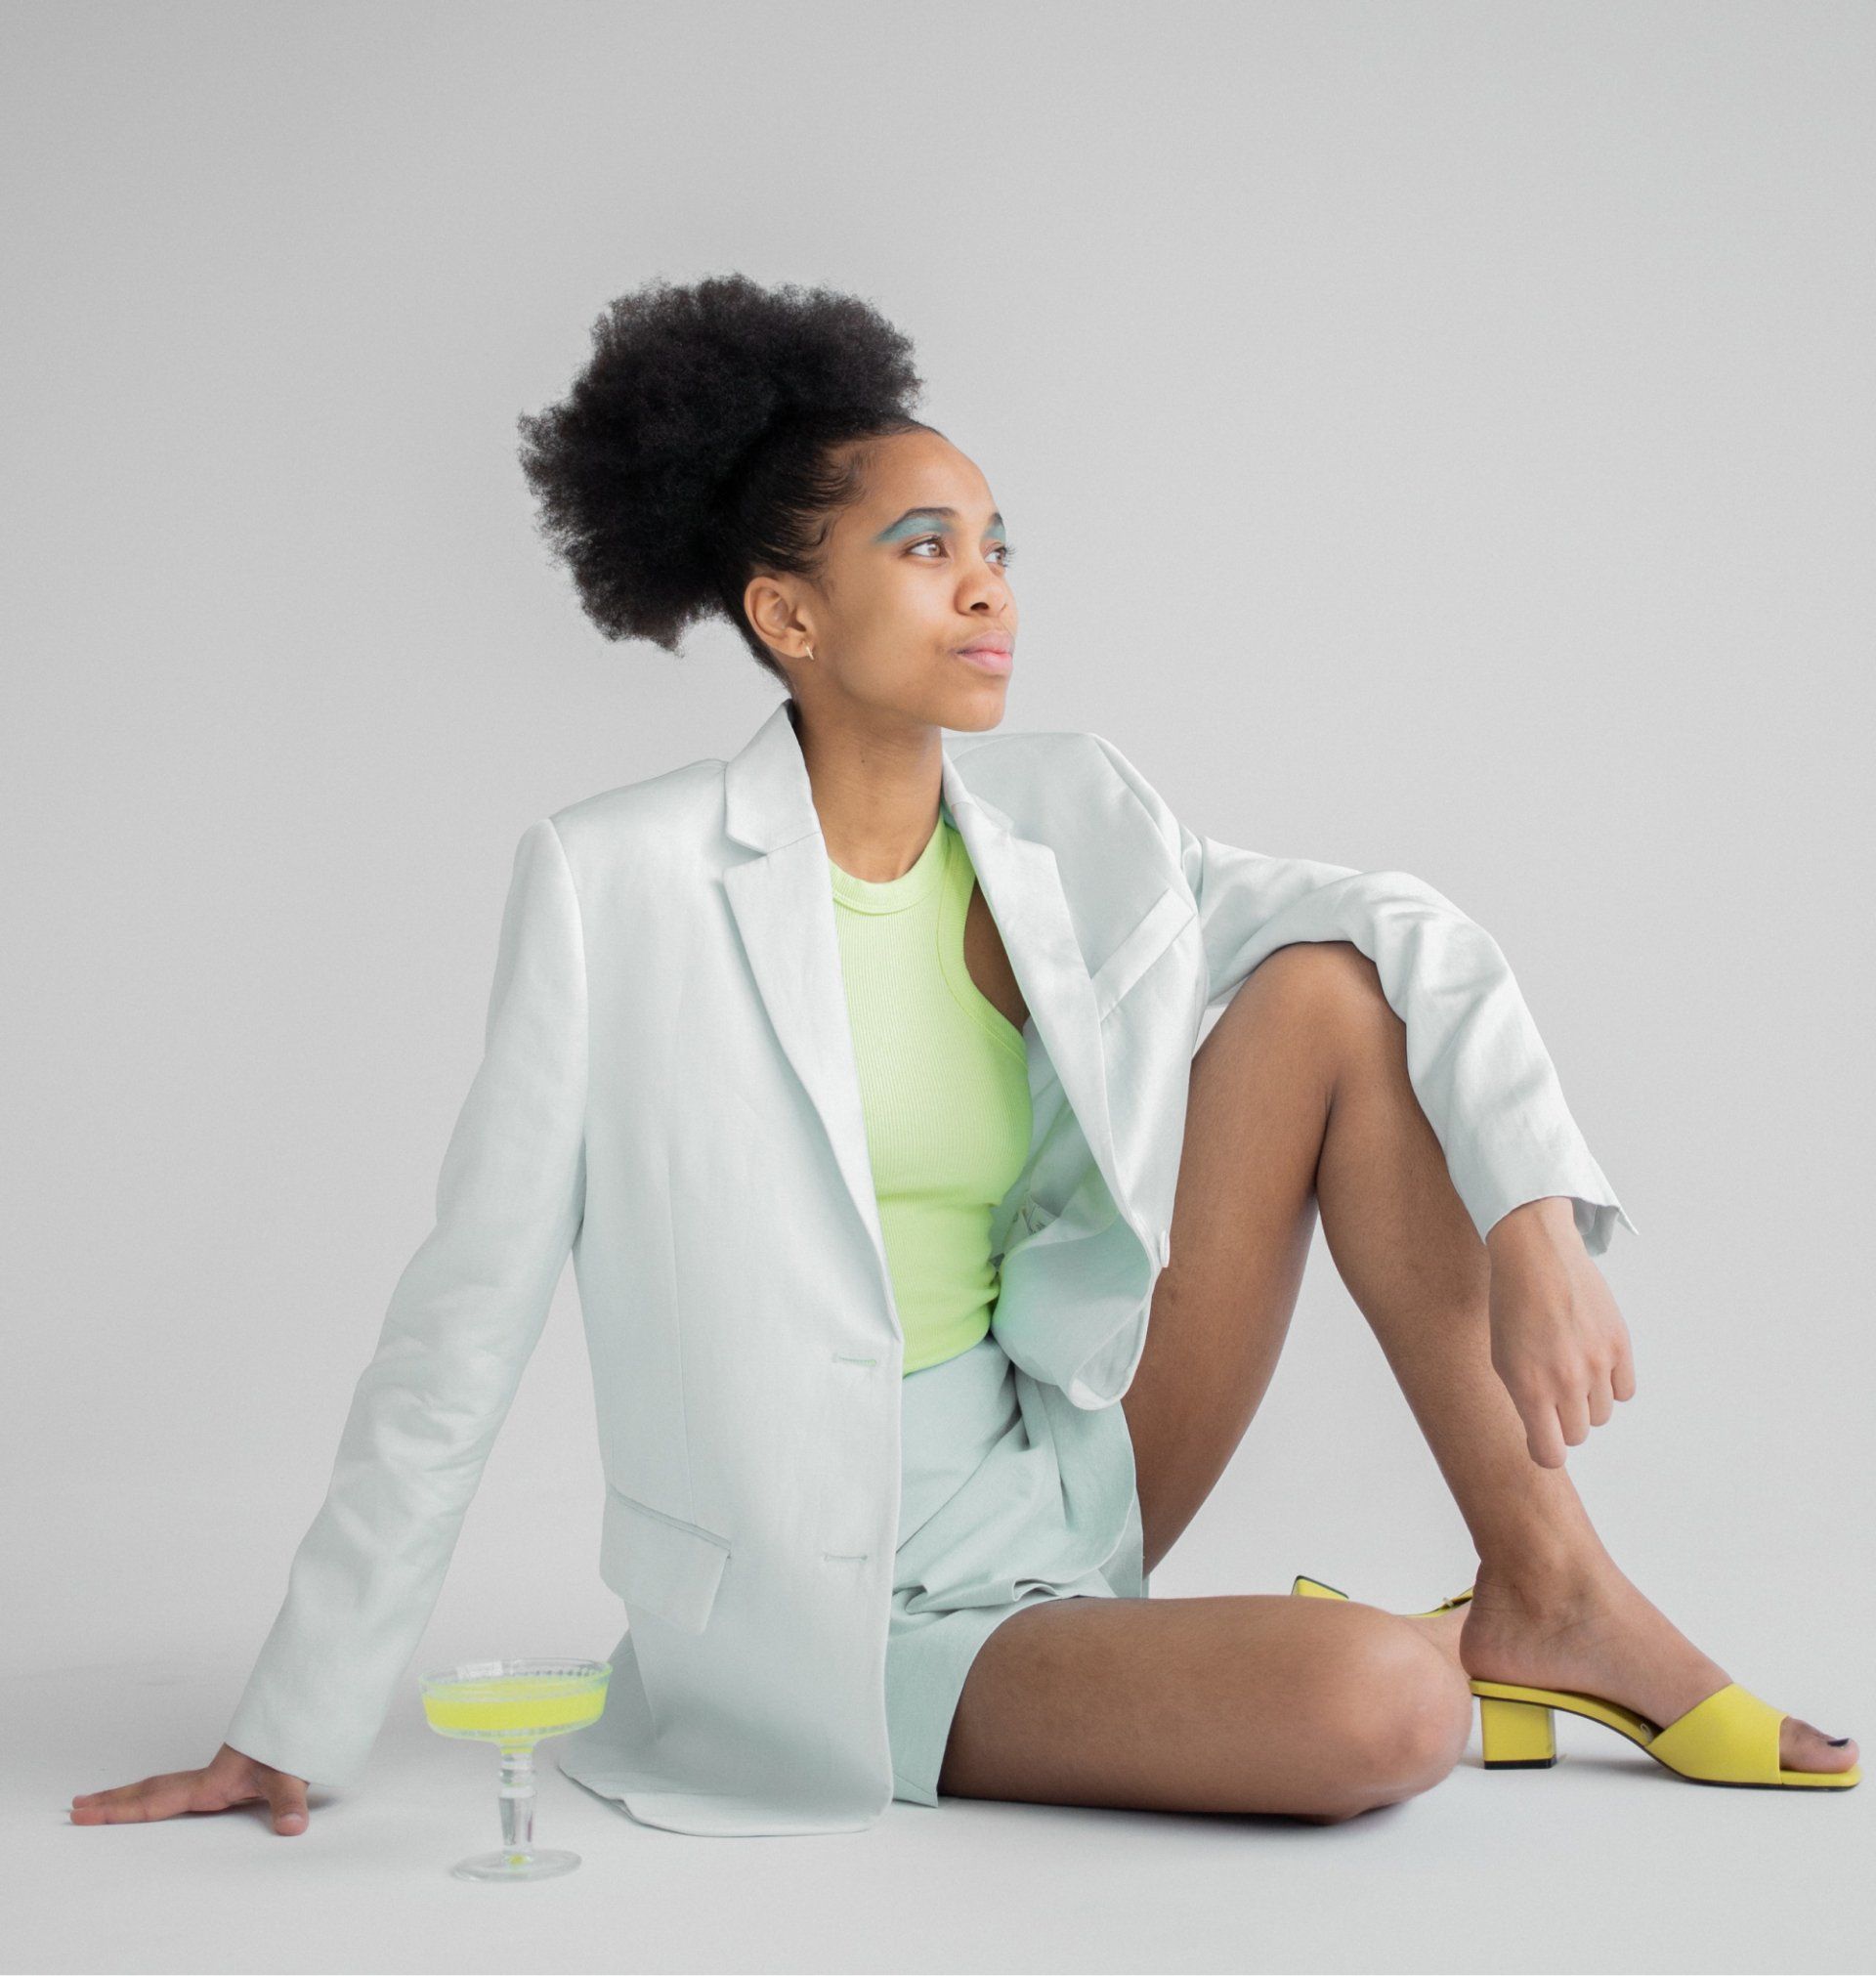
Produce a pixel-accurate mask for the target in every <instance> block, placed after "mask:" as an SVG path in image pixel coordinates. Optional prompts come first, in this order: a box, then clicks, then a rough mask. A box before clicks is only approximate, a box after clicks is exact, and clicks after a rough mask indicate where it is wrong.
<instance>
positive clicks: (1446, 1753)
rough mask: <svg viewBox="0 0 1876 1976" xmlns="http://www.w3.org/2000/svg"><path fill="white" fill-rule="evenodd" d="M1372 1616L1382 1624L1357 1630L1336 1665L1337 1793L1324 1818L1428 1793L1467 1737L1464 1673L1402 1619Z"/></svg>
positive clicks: (1467, 1696)
mask: <svg viewBox="0 0 1876 1976" xmlns="http://www.w3.org/2000/svg"><path fill="white" fill-rule="evenodd" d="M1351 1616H1352V1615H1351ZM1376 1616H1377V1618H1381V1619H1385V1620H1386V1622H1387V1623H1386V1624H1385V1625H1374V1626H1367V1627H1363V1628H1362V1629H1361V1635H1362V1637H1361V1638H1359V1639H1357V1640H1351V1641H1350V1642H1349V1643H1348V1651H1347V1652H1346V1654H1344V1655H1343V1656H1342V1665H1341V1666H1340V1668H1339V1670H1338V1675H1337V1680H1336V1689H1335V1703H1334V1717H1333V1719H1334V1720H1336V1721H1337V1722H1339V1723H1340V1724H1341V1728H1340V1730H1339V1731H1338V1735H1337V1745H1338V1750H1337V1764H1336V1773H1337V1790H1336V1793H1335V1799H1336V1803H1335V1808H1334V1809H1333V1810H1332V1811H1331V1813H1330V1814H1329V1816H1328V1819H1327V1821H1326V1822H1328V1823H1338V1822H1340V1820H1342V1819H1343V1818H1351V1817H1354V1816H1355V1815H1356V1814H1357V1813H1360V1812H1363V1811H1371V1810H1373V1809H1374V1808H1375V1807H1376V1806H1378V1805H1384V1804H1398V1803H1399V1802H1400V1801H1401V1800H1402V1799H1403V1798H1409V1797H1414V1796H1417V1795H1418V1794H1419V1793H1420V1792H1421V1791H1424V1790H1430V1789H1431V1788H1432V1786H1433V1785H1434V1784H1436V1783H1439V1782H1440V1781H1441V1780H1442V1779H1443V1778H1445V1777H1448V1776H1450V1775H1451V1773H1452V1771H1453V1770H1454V1768H1455V1767H1456V1766H1457V1764H1458V1763H1459V1760H1460V1758H1461V1757H1462V1756H1464V1755H1465V1753H1466V1745H1467V1743H1468V1741H1469V1740H1470V1739H1471V1727H1472V1695H1471V1685H1470V1684H1469V1683H1468V1681H1467V1679H1466V1677H1465V1675H1464V1674H1462V1673H1461V1672H1460V1671H1459V1669H1458V1668H1457V1667H1456V1666H1454V1664H1453V1663H1452V1661H1450V1660H1449V1659H1448V1658H1447V1657H1446V1655H1445V1654H1442V1653H1441V1652H1440V1651H1439V1649H1438V1648H1436V1647H1435V1646H1433V1645H1432V1643H1431V1642H1430V1641H1428V1640H1426V1639H1423V1638H1422V1637H1421V1636H1420V1634H1419V1632H1418V1631H1417V1630H1416V1629H1414V1628H1413V1627H1412V1626H1411V1625H1410V1624H1409V1623H1408V1622H1407V1621H1405V1620H1403V1619H1400V1618H1398V1617H1397V1616H1395V1615H1393V1614H1391V1613H1389V1614H1380V1613H1378V1614H1377V1615H1376Z"/></svg>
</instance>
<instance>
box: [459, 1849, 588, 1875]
mask: <svg viewBox="0 0 1876 1976" xmlns="http://www.w3.org/2000/svg"><path fill="white" fill-rule="evenodd" d="M578 1865H579V1855H578V1854H577V1853H570V1852H566V1851H564V1850H562V1849H560V1848H558V1847H547V1848H535V1849H534V1850H533V1851H529V1852H518V1851H515V1850H513V1849H511V1848H505V1849H504V1850H502V1851H501V1852H498V1853H476V1854H474V1855H473V1856H472V1857H470V1858H469V1859H466V1860H458V1861H457V1862H456V1864H455V1865H454V1866H453V1867H451V1868H450V1869H449V1870H450V1871H451V1872H452V1873H454V1874H455V1876H456V1878H457V1879H459V1880H550V1879H552V1878H553V1876H554V1875H555V1874H556V1873H571V1872H572V1871H573V1870H574V1869H575V1868H576V1866H578Z"/></svg>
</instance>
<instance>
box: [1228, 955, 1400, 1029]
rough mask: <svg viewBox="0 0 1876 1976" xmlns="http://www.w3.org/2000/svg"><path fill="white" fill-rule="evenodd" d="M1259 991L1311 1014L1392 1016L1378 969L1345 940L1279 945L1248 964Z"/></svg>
mask: <svg viewBox="0 0 1876 1976" xmlns="http://www.w3.org/2000/svg"><path fill="white" fill-rule="evenodd" d="M1251 982H1257V983H1260V984H1261V992H1262V993H1263V994H1265V995H1269V996H1277V997H1280V998H1282V999H1283V1000H1285V1001H1286V1002H1289V1003H1290V1004H1292V1005H1293V1006H1294V1007H1295V1008H1297V1009H1298V1010H1299V1011H1300V1012H1302V1013H1306V1014H1307V1015H1308V1016H1310V1017H1313V1018H1318V1019H1320V1018H1324V1017H1334V1018H1338V1019H1343V1020H1354V1021H1360V1022H1367V1023H1384V1022H1398V1021H1399V1019H1400V1018H1399V1017H1398V1016H1396V1015H1395V1014H1394V1011H1393V1008H1392V1006H1391V1004H1389V1002H1388V1000H1387V995H1386V990H1385V989H1384V988H1383V987H1382V985H1381V969H1380V968H1379V967H1376V966H1375V964H1374V963H1373V962H1372V961H1371V960H1370V959H1369V958H1368V956H1367V955H1366V954H1364V953H1363V952H1362V951H1361V949H1360V948H1359V947H1357V946H1356V945H1355V944H1354V942H1353V941H1351V940H1299V941H1297V942H1295V943H1294V944H1293V945H1291V946H1288V947H1279V948H1278V949H1277V950H1276V952H1275V953H1274V954H1269V955H1266V956H1265V957H1264V959H1263V960H1262V961H1260V962H1259V963H1258V966H1257V967H1255V968H1254V969H1253V970H1252V973H1251V977H1250V982H1247V983H1246V985H1247V986H1249V985H1250V983H1251Z"/></svg>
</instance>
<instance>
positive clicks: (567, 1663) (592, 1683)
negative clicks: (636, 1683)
mask: <svg viewBox="0 0 1876 1976" xmlns="http://www.w3.org/2000/svg"><path fill="white" fill-rule="evenodd" d="M612 1671H613V1663H612V1662H611V1661H610V1660H466V1661H464V1662H463V1663H462V1665H461V1666H459V1667H446V1668H443V1669H441V1670H440V1671H439V1672H437V1673H435V1674H425V1675H422V1676H420V1677H419V1680H418V1683H417V1685H418V1687H419V1689H421V1691H422V1694H423V1712H424V1714H425V1716H426V1717H427V1718H428V1719H429V1723H430V1727H431V1728H432V1729H434V1730H435V1731H436V1732H437V1734H438V1735H439V1736H453V1737H460V1738H466V1739H468V1740H471V1741H475V1742H492V1743H494V1744H496V1745H497V1746H498V1747H499V1748H500V1750H501V1839H502V1844H501V1850H500V1852H498V1853H477V1854H475V1855H473V1856H472V1857H471V1858H469V1859H466V1860H458V1861H457V1862H456V1864H455V1865H454V1866H453V1867H451V1868H450V1869H449V1870H450V1871H451V1872H452V1873H454V1874H455V1875H456V1876H457V1878H458V1879H464V1880H544V1879H547V1878H549V1877H550V1876H551V1875H553V1874H555V1873H571V1872H572V1871H573V1869H575V1868H576V1866H578V1865H579V1855H578V1854H577V1853H570V1852H563V1851H556V1850H552V1849H550V1850H547V1851H541V1850H538V1849H537V1848H536V1847H535V1846H534V1843H533V1837H534V1745H535V1743H537V1742H544V1741H545V1740H547V1738H548V1737H550V1736H565V1735H566V1734H567V1733H568V1732H569V1731H570V1730H575V1729H584V1728H585V1727H586V1725H587V1724H588V1723H589V1722H597V1721H598V1720H599V1718H600V1716H601V1714H602V1713H604V1711H605V1707H606V1683H607V1680H608V1678H609V1677H610V1676H611V1674H612Z"/></svg>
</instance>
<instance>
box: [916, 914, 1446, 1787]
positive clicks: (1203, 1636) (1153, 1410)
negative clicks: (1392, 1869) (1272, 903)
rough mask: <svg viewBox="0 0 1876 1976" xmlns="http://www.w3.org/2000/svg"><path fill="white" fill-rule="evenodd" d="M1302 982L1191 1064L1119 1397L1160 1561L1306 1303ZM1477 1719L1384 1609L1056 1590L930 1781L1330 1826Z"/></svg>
mask: <svg viewBox="0 0 1876 1976" xmlns="http://www.w3.org/2000/svg"><path fill="white" fill-rule="evenodd" d="M1289 951H1290V950H1285V953H1286V954H1287V953H1288V952H1289ZM1278 964H1281V965H1278ZM1310 978H1311V977H1309V976H1306V975H1305V974H1303V973H1302V971H1301V970H1300V969H1299V968H1298V967H1297V966H1296V964H1295V963H1293V962H1290V961H1288V960H1286V958H1285V954H1279V955H1276V956H1273V957H1272V959H1271V961H1268V962H1266V963H1265V964H1264V965H1263V967H1259V968H1258V970H1257V972H1256V973H1255V974H1254V975H1253V977H1252V978H1251V980H1249V981H1248V982H1246V984H1245V986H1244V987H1243V989H1242V990H1241V991H1240V992H1239V994H1238V995H1237V996H1236V997H1235V998H1234V1000H1233V1002H1232V1006H1231V1007H1230V1008H1229V1009H1227V1010H1226V1011H1225V1012H1224V1014H1223V1015H1222V1016H1221V1017H1220V1018H1219V1020H1218V1022H1217V1024H1216V1025H1215V1028H1214V1030H1213V1032H1212V1034H1211V1035H1210V1036H1209V1037H1208V1038H1207V1040H1206V1043H1205V1046H1204V1048H1203V1049H1202V1050H1201V1051H1200V1052H1198V1054H1197V1056H1196V1057H1195V1058H1194V1062H1193V1071H1192V1081H1191V1090H1190V1100H1189V1106H1188V1111H1187V1118H1186V1129H1185V1142H1184V1148H1183V1152H1182V1155H1181V1164H1180V1171H1179V1182H1178V1192H1177V1196H1176V1199H1175V1202H1174V1208H1173V1220H1172V1229H1173V1253H1174V1255H1175V1257H1176V1258H1177V1259H1178V1260H1177V1261H1176V1262H1175V1263H1174V1265H1173V1266H1172V1267H1170V1268H1168V1269H1167V1270H1165V1271H1164V1272H1163V1273H1162V1275H1161V1277H1160V1279H1159V1283H1158V1286H1157V1287H1156V1290H1155V1293H1154V1301H1153V1310H1152V1317H1151V1323H1150V1326H1149V1338H1148V1344H1147V1348H1146V1353H1145V1355H1144V1357H1143V1358H1142V1360H1141V1363H1140V1366H1139V1368H1138V1371H1137V1372H1136V1374H1135V1377H1134V1381H1133V1384H1132V1385H1131V1387H1130V1389H1129V1391H1128V1393H1127V1396H1126V1398H1125V1399H1124V1401H1123V1405H1124V1406H1125V1407H1126V1409H1127V1419H1128V1427H1129V1430H1130V1435H1131V1437H1132V1439H1133V1442H1134V1459H1135V1469H1136V1472H1137V1474H1138V1477H1139V1486H1140V1504H1141V1511H1142V1516H1143V1521H1144V1525H1145V1532H1146V1563H1147V1568H1148V1569H1149V1570H1150V1569H1151V1568H1153V1566H1154V1565H1155V1564H1157V1563H1158V1562H1159V1560H1160V1559H1161V1558H1162V1557H1163V1556H1164V1555H1165V1553H1166V1551H1167V1549H1168V1548H1169V1547H1170V1545H1171V1544H1172V1540H1173V1539H1174V1538H1175V1537H1176V1536H1177V1535H1178V1533H1179V1532H1180V1531H1181V1530H1182V1529H1183V1528H1184V1527H1185V1525H1186V1524H1187V1523H1188V1522H1189V1521H1190V1520H1191V1518H1192V1516H1193V1514H1194V1513H1195V1512H1196V1511H1197V1509H1198V1507H1199V1505H1200V1504H1201V1503H1202V1502H1203V1501H1204V1500H1205V1497H1206V1495H1207V1493H1208V1492H1209V1491H1210V1489H1211V1487H1212V1484H1213V1483H1214V1482H1215V1481H1216V1480H1217V1477H1218V1475H1219V1474H1220V1473H1221V1472H1222V1470H1223V1468H1224V1465H1225V1463H1226V1462H1227V1461H1228V1460H1229V1459H1230V1456H1231V1452H1232V1450H1233V1449H1234V1448H1235V1447H1236V1446H1237V1444H1238V1441H1239V1439H1241V1437H1242V1436H1243V1434H1244V1430H1245V1428H1246V1426H1247V1425H1248V1423H1249V1422H1250V1420H1251V1417H1252V1415H1253V1414H1254V1413H1255V1412H1256V1410H1257V1406H1258V1401H1259V1399H1260V1398H1261V1397H1262V1396H1263V1393H1264V1390H1265V1388H1266V1387H1267V1386H1268V1384H1269V1381H1270V1375H1271V1372H1272V1371H1273V1369H1274V1368H1275V1365H1276V1361H1277V1353H1278V1352H1279V1351H1280V1349H1281V1347H1282V1344H1283V1339H1284V1336H1285V1333H1286V1331H1287V1329H1288V1326H1289V1322H1290V1316H1291V1312H1292V1311H1293V1310H1294V1309H1295V1306H1296V1299H1297V1292H1298V1289H1299V1286H1300V1282H1301V1279H1302V1270H1303V1264H1304V1261H1305V1260H1306V1258H1307V1255H1308V1251H1309V1241H1310V1237H1311V1235H1312V1234H1313V1232H1314V1228H1315V1219H1316V1205H1315V1191H1314V1190H1315V1175H1316V1163H1317V1159H1318V1156H1319V1154H1320V1151H1321V1147H1322V1138H1323V1131H1324V1127H1325V1125H1326V1123H1327V1120H1328V1117H1329V1102H1330V1096H1331V1093H1332V1089H1333V1083H1334V1069H1335V1061H1334V1055H1333V1052H1332V1051H1331V1050H1330V1049H1328V1048H1327V1047H1326V1042H1327V1039H1328V1038H1329V1036H1330V1034H1331V1030H1330V1027H1329V1025H1328V1024H1326V1023H1325V1021H1324V1020H1323V1012H1322V998H1321V997H1320V996H1319V995H1317V994H1315V993H1313V992H1312V991H1311V990H1310V986H1309V982H1310ZM1471 1713H1472V1710H1471V1693H1470V1691H1469V1690H1468V1688H1467V1686H1466V1682H1465V1677H1464V1675H1463V1674H1462V1673H1461V1671H1460V1669H1459V1665H1458V1661H1457V1656H1456V1654H1454V1653H1452V1652H1450V1651H1442V1650H1441V1646H1440V1644H1439V1643H1437V1642H1435V1641H1434V1640H1433V1639H1432V1638H1431V1637H1430V1636H1429V1634H1428V1630H1427V1629H1426V1628H1425V1627H1424V1626H1423V1625H1422V1623H1421V1622H1418V1621H1414V1620H1411V1619H1405V1618H1401V1617H1399V1616H1397V1615H1394V1614H1391V1613H1386V1612H1383V1611H1380V1610H1379V1609H1377V1608H1375V1607H1372V1606H1368V1605H1363V1604H1360V1603H1356V1602H1350V1603H1349V1604H1347V1605H1343V1604H1340V1603H1331V1602H1329V1601H1319V1600H1304V1599H1291V1598H1287V1597H1272V1596H1269V1595H1263V1596H1244V1597H1238V1598H1213V1599H1166V1598H1156V1599H1150V1600H1104V1599H1067V1600H1061V1601H1051V1602H1047V1603H1045V1604H1042V1605H1038V1606H1035V1607H1032V1608H1030V1609H1029V1610H1028V1611H1022V1612H1018V1613H1016V1614H1015V1615H1014V1616H1013V1617H1011V1618H1009V1619H1006V1620H1005V1621H1004V1622H1003V1623H1002V1625H1001V1626H1000V1627H999V1628H998V1629H997V1631H996V1632H995V1633H993V1634H992V1635H991V1636H990V1638H989V1639H988V1640H987V1641H986V1642H985V1643H984V1645H983V1647H982V1648H981V1649H980V1650H979V1651H978V1654H977V1655H976V1658H975V1660H974V1661H973V1663H972V1666H971V1671H970V1674H969V1677H968V1678H967V1680H966V1682H965V1685H964V1690H963V1693H962V1696H961V1697H960V1698H959V1707H958V1713H957V1716H956V1718H955V1719H954V1722H953V1727H952V1734H951V1739H950V1741H949V1744H948V1745H947V1751H946V1759H945V1763H944V1767H943V1769H942V1772H941V1774H940V1777H939V1787H940V1789H941V1790H943V1791H945V1792H947V1793H951V1794H954V1795H959V1796H970V1797H1003V1798H1019V1799H1029V1800H1033V1801H1042V1802H1051V1803H1074V1804H1110V1805H1136V1806H1151V1807H1155V1808H1160V1809H1178V1810H1186V1811H1198V1810H1213V1811H1260V1812H1277V1813H1288V1814H1290V1815H1292V1816H1295V1817H1299V1818H1304V1819H1309V1820H1314V1821H1327V1820H1333V1819H1337V1818H1342V1817H1347V1816H1349V1815H1351V1814H1352V1813H1354V1812H1357V1811H1360V1810H1362V1809H1365V1808H1368V1807H1371V1806H1375V1805H1380V1804H1387V1803H1393V1802H1397V1801H1398V1800H1399V1799H1401V1798H1403V1797H1406V1796H1409V1795H1412V1794H1413V1792H1415V1791H1417V1790H1422V1789H1426V1788H1427V1787H1428V1785H1430V1784H1431V1783H1436V1782H1437V1781H1438V1779H1439V1778H1441V1777H1444V1776H1445V1775H1447V1773H1448V1772H1449V1771H1450V1770H1451V1769H1452V1767H1453V1765H1454V1764H1455V1763H1457V1761H1458V1760H1459V1757H1460V1756H1461V1755H1462V1754H1463V1753H1464V1750H1465V1746H1466V1740H1467V1737H1468V1734H1469V1732H1470V1729H1471Z"/></svg>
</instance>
